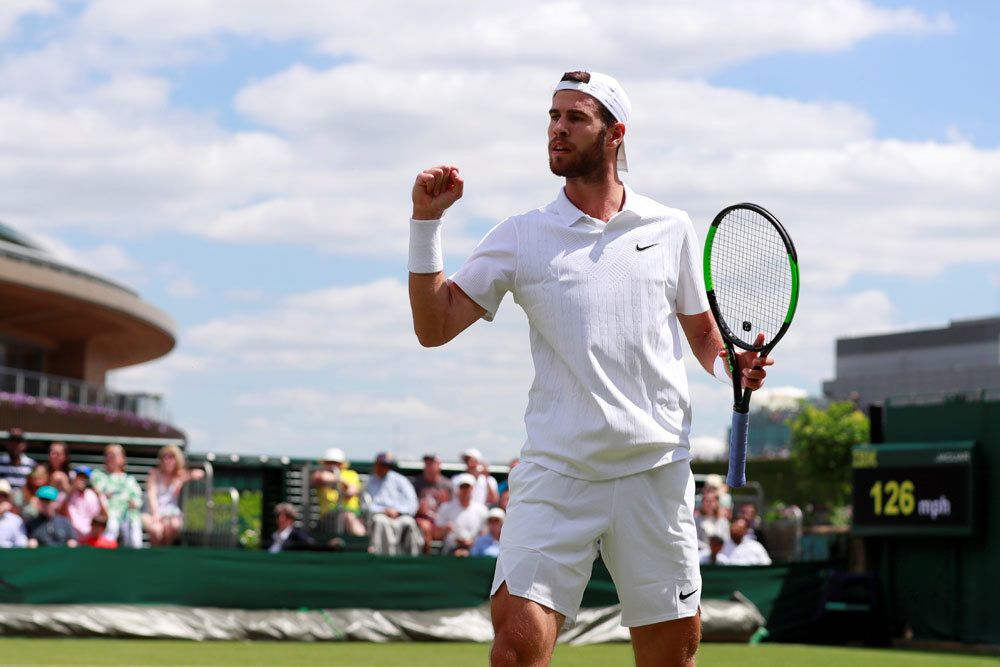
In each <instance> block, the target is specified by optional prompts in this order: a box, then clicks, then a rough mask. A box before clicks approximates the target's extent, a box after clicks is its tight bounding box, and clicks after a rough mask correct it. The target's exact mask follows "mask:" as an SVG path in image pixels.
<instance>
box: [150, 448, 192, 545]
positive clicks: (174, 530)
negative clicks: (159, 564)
mask: <svg viewBox="0 0 1000 667" xmlns="http://www.w3.org/2000/svg"><path fill="white" fill-rule="evenodd" d="M157 459H158V461H157V464H156V467H155V468H153V469H152V470H150V471H149V478H148V479H147V480H146V511H145V512H143V513H142V525H143V527H144V528H145V529H146V532H147V533H148V534H149V543H150V544H151V545H152V546H171V545H173V544H174V543H175V542H176V541H177V537H178V536H179V535H180V534H181V528H182V527H183V525H184V513H183V512H182V511H181V505H180V502H181V491H182V490H183V489H184V485H185V484H187V483H188V482H190V481H192V480H198V479H203V478H204V477H205V471H204V470H200V469H194V470H189V469H188V468H187V463H186V461H185V460H184V452H182V451H181V449H180V447H178V446H177V445H166V446H165V447H161V448H160V451H159V453H158V454H157Z"/></svg>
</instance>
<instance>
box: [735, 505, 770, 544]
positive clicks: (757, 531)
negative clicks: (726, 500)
mask: <svg viewBox="0 0 1000 667" xmlns="http://www.w3.org/2000/svg"><path fill="white" fill-rule="evenodd" d="M736 516H737V518H740V519H743V520H744V521H746V522H747V537H748V538H749V539H751V540H757V541H758V542H760V543H761V544H762V545H764V547H765V548H766V547H767V543H766V542H764V533H763V531H761V525H762V524H763V522H762V521H761V518H760V515H759V514H757V505H755V504H754V503H751V502H746V503H740V506H739V509H738V510H737V513H736Z"/></svg>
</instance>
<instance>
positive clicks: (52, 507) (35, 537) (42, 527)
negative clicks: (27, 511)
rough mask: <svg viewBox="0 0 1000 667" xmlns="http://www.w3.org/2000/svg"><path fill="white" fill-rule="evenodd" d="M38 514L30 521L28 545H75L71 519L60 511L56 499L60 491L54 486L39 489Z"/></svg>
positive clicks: (27, 527) (32, 546)
mask: <svg viewBox="0 0 1000 667" xmlns="http://www.w3.org/2000/svg"><path fill="white" fill-rule="evenodd" d="M37 498H38V516H36V517H35V518H34V519H31V520H30V521H28V523H27V525H26V526H25V528H26V530H27V532H28V546H29V547H31V548H35V547H57V546H67V547H75V546H76V544H77V542H76V535H75V534H74V533H73V525H72V524H70V522H69V519H67V518H66V517H64V516H63V515H61V514H59V513H58V505H57V504H56V500H58V499H59V491H58V490H57V489H56V488H55V487H54V486H43V487H42V488H40V489H38V494H37Z"/></svg>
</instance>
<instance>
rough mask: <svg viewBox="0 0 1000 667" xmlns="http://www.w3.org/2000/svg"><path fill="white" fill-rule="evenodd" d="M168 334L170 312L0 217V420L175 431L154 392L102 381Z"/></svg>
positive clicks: (169, 345)
mask: <svg viewBox="0 0 1000 667" xmlns="http://www.w3.org/2000/svg"><path fill="white" fill-rule="evenodd" d="M175 343H176V337H175V329H174V323H173V321H172V320H171V318H170V316H168V315H167V314H166V313H164V312H163V311H162V310H160V309H158V308H156V307H155V306H153V305H151V304H149V303H147V302H145V301H143V300H142V299H141V298H140V297H139V295H138V293H136V292H135V291H134V290H132V289H130V288H128V287H126V286H124V285H122V284H119V283H117V282H115V281H113V280H109V279H108V278H105V277H102V276H99V275H96V274H94V273H92V272H90V271H87V270H85V269H81V268H78V267H75V266H73V265H71V264H69V263H66V262H64V261H61V260H59V259H57V258H55V257H54V256H52V255H51V254H49V253H47V252H46V251H45V250H43V249H42V248H40V247H39V246H38V245H36V244H35V243H33V242H32V241H31V240H29V239H28V238H26V237H25V236H24V235H22V234H20V233H19V232H17V231H16V230H14V229H12V228H11V227H9V226H7V225H5V224H2V223H0V427H2V428H4V429H6V428H9V427H10V426H20V427H22V428H24V429H25V430H26V431H34V432H39V431H44V432H47V433H60V434H71V433H105V434H107V435H109V436H129V435H134V436H144V435H149V436H154V435H165V436H169V437H171V438H176V437H179V436H181V435H182V434H180V432H179V431H177V430H176V429H175V428H174V427H172V426H170V425H169V424H168V423H167V419H166V416H165V412H164V410H163V406H162V401H161V400H160V398H159V397H158V396H153V395H150V394H125V393H119V392H113V391H110V390H108V389H107V388H106V387H105V378H106V374H107V372H108V371H110V370H114V369H117V368H125V367H127V366H132V365H135V364H139V363H143V362H146V361H151V360H153V359H157V358H159V357H162V356H163V355H165V354H167V353H168V352H169V351H170V350H171V349H173V347H174V345H175Z"/></svg>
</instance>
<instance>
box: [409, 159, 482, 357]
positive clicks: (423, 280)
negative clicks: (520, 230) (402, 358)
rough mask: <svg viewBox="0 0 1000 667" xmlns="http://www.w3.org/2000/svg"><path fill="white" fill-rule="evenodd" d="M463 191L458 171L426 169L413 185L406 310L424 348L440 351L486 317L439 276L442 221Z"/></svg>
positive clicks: (451, 284)
mask: <svg viewBox="0 0 1000 667" xmlns="http://www.w3.org/2000/svg"><path fill="white" fill-rule="evenodd" d="M464 186H465V182H464V181H463V180H462V177H461V176H459V175H458V168H457V167H453V166H451V165H441V166H438V167H431V168H430V169H425V170H424V171H422V172H420V173H419V174H417V179H416V181H415V182H414V183H413V217H412V219H411V220H410V256H409V270H410V309H411V310H412V311H413V330H414V331H415V332H416V334H417V340H419V341H420V344H421V345H423V346H424V347H435V346H438V345H444V344H445V343H447V342H448V341H450V340H451V339H452V338H454V337H455V336H457V335H458V334H460V333H461V332H462V331H464V330H465V329H467V328H468V327H469V325H471V324H472V323H473V322H475V321H476V320H478V319H479V318H481V317H482V316H483V314H484V313H485V312H486V310H485V309H484V308H483V307H482V306H480V305H479V304H477V303H476V302H475V301H473V300H472V299H470V298H469V297H468V296H467V295H466V294H465V292H463V291H462V290H461V288H459V287H458V285H455V284H454V283H452V282H451V281H449V280H448V279H447V278H445V276H444V272H443V271H444V258H443V256H442V253H441V218H442V217H443V216H444V212H445V211H446V210H448V208H449V207H450V206H451V205H452V204H454V203H455V202H456V201H458V200H459V199H460V198H461V197H462V189H463V187H464Z"/></svg>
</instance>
